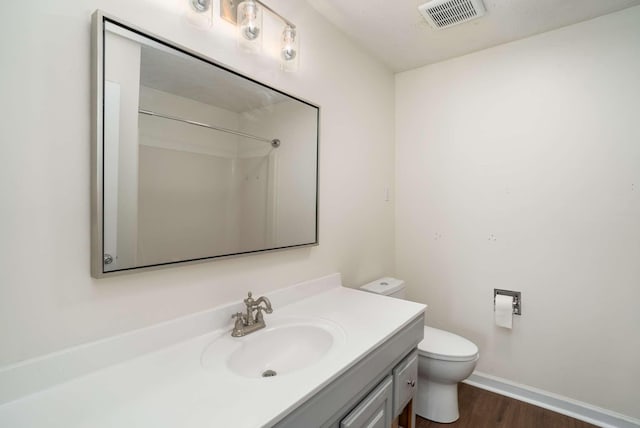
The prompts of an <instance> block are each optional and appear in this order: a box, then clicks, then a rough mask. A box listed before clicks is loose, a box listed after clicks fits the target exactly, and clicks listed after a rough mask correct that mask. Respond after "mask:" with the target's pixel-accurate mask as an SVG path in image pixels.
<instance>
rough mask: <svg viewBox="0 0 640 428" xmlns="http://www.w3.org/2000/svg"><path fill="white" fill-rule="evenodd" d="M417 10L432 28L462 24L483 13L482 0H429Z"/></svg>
mask: <svg viewBox="0 0 640 428" xmlns="http://www.w3.org/2000/svg"><path fill="white" fill-rule="evenodd" d="M418 10H419V11H420V13H421V14H422V16H424V18H425V19H426V20H427V22H428V23H429V24H431V26H432V27H433V28H436V29H442V28H447V27H451V26H452V25H457V24H462V23H463V22H467V21H471V20H472V19H476V18H479V17H481V16H482V15H484V12H485V8H484V4H482V0H431V1H429V2H427V3H425V4H423V5H420V6H418Z"/></svg>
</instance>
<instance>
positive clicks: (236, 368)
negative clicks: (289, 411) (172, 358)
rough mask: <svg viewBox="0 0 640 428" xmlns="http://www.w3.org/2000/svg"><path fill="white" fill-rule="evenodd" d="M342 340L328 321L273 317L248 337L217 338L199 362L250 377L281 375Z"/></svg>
mask: <svg viewBox="0 0 640 428" xmlns="http://www.w3.org/2000/svg"><path fill="white" fill-rule="evenodd" d="M343 342H344V332H343V331H342V329H341V328H340V327H339V326H338V325H336V324H335V323H332V322H330V321H327V320H321V319H314V320H307V319H305V320H301V319H279V320H275V321H274V320H272V321H271V323H269V324H268V325H267V327H266V328H264V329H262V330H258V331H256V332H254V333H250V334H248V335H247V336H244V337H238V338H235V337H231V336H230V334H228V333H227V334H225V336H222V337H220V338H218V339H217V340H216V341H214V342H213V343H211V344H210V345H209V346H208V347H207V349H206V350H205V352H204V354H203V357H202V364H203V366H204V367H214V366H216V365H218V366H220V365H224V366H225V367H226V369H228V370H230V371H231V372H232V373H234V374H236V375H239V376H243V377H249V378H259V377H273V376H281V375H285V374H288V373H291V372H294V371H296V370H300V369H303V368H306V367H309V366H311V365H313V364H315V363H317V362H318V361H320V360H322V359H323V358H325V357H326V356H327V355H328V354H329V353H330V352H331V351H332V350H333V349H335V347H336V345H338V344H340V343H343Z"/></svg>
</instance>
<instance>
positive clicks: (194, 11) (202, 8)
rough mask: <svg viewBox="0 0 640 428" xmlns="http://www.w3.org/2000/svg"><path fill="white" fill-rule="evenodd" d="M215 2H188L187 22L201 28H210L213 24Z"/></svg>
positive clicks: (196, 0)
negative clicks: (213, 5) (213, 4)
mask: <svg viewBox="0 0 640 428" xmlns="http://www.w3.org/2000/svg"><path fill="white" fill-rule="evenodd" d="M212 1H213V0H187V10H186V17H187V20H188V21H189V22H190V23H191V24H193V25H195V26H196V27H200V28H209V27H211V24H212V22H213V7H211V6H212V5H211V3H212Z"/></svg>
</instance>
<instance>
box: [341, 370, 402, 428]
mask: <svg viewBox="0 0 640 428" xmlns="http://www.w3.org/2000/svg"><path fill="white" fill-rule="evenodd" d="M392 384H393V379H392V378H391V376H387V378H386V379H385V380H383V381H382V382H380V384H379V385H378V386H377V387H376V388H375V389H374V390H373V391H371V393H369V395H367V396H366V397H365V399H364V400H362V402H361V403H360V404H358V406H357V407H356V408H355V409H353V410H352V411H351V413H349V414H348V415H347V417H346V418H344V419H343V420H342V422H340V428H388V427H390V426H391V419H392V418H391V407H392V404H391V400H392V397H393V388H392Z"/></svg>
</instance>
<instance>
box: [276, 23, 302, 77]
mask: <svg viewBox="0 0 640 428" xmlns="http://www.w3.org/2000/svg"><path fill="white" fill-rule="evenodd" d="M298 50H299V48H298V37H297V32H296V29H295V28H293V27H292V26H291V25H287V26H286V27H285V28H284V31H283V32H282V45H281V47H280V64H281V68H282V70H284V71H297V70H298Z"/></svg>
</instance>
